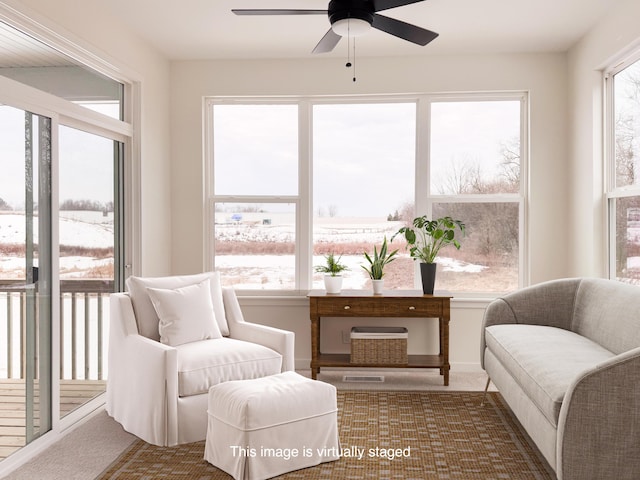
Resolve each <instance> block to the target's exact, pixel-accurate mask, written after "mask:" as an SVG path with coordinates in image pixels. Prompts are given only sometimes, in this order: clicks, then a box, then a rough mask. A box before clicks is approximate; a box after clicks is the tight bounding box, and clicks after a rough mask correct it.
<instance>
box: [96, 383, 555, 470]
mask: <svg viewBox="0 0 640 480" xmlns="http://www.w3.org/2000/svg"><path fill="white" fill-rule="evenodd" d="M481 400H482V393H481V392H391V391H338V408H339V413H338V422H339V429H340V442H341V449H342V451H343V457H342V458H341V459H340V460H338V461H335V462H329V463H323V464H320V465H318V466H316V467H311V468H306V469H303V470H298V471H294V472H290V473H287V474H285V475H281V476H279V477H277V478H278V479H282V480H294V479H307V480H338V479H340V480H346V479H376V480H377V479H402V480H410V479H415V480H424V479H463V480H472V479H479V480H480V479H482V480H487V479H522V480H524V479H527V480H528V479H540V480H542V479H554V478H555V475H554V474H553V472H552V470H551V469H550V467H549V466H548V464H547V463H546V461H545V460H544V458H543V457H542V455H541V454H540V453H539V452H538V450H537V449H536V447H535V446H534V445H533V444H532V443H531V441H530V439H529V438H528V437H527V435H526V433H524V431H523V430H522V427H521V426H520V425H519V423H518V422H517V420H515V418H514V417H513V416H512V414H511V412H510V410H509V409H508V407H507V406H506V405H505V403H504V401H503V399H502V397H501V396H500V394H499V393H494V392H492V393H489V394H488V396H487V402H486V403H485V405H484V406H483V407H481V406H480V402H481ZM362 449H364V450H362ZM359 451H362V452H364V453H363V455H362V457H361V458H358V456H355V455H354V456H347V454H348V452H353V453H354V454H355V453H356V452H359ZM203 453H204V441H202V442H196V443H190V444H186V445H180V446H177V447H156V446H153V445H149V444H147V443H145V442H143V441H141V440H137V441H136V442H134V443H133V445H132V446H131V447H130V448H129V449H128V450H127V451H125V452H124V453H123V454H122V455H121V456H120V457H119V458H118V459H117V460H116V461H115V462H114V463H113V464H112V465H110V466H109V467H108V468H107V469H106V470H105V471H104V472H103V473H102V474H101V475H100V476H99V477H98V479H99V480H107V479H108V480H116V479H117V480H147V479H156V478H166V479H172V480H173V479H175V480H183V479H184V480H187V479H189V480H191V479H197V480H228V479H231V476H229V475H227V474H226V473H224V472H223V471H221V470H219V469H217V468H215V467H213V466H212V465H211V464H209V463H208V462H206V461H205V460H203Z"/></svg>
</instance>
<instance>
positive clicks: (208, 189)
mask: <svg viewBox="0 0 640 480" xmlns="http://www.w3.org/2000/svg"><path fill="white" fill-rule="evenodd" d="M452 101H460V102H470V101H478V102H482V101H519V102H520V190H519V192H518V193H510V194H486V195H481V194H477V195H469V194H465V195H433V194H431V191H430V188H431V186H430V182H429V181H428V180H429V177H430V175H429V172H430V122H431V119H430V114H431V105H432V104H433V103H435V102H452ZM394 102H397V103H415V104H416V139H415V194H414V195H415V198H414V202H415V211H416V215H430V214H431V211H432V206H433V204H434V203H517V204H518V211H519V225H518V227H519V245H518V249H519V251H518V263H519V265H518V287H522V286H524V285H525V284H527V281H528V275H529V265H528V254H527V252H528V250H529V249H528V245H529V242H528V232H527V224H528V221H527V212H528V208H527V205H528V195H529V188H528V169H529V168H528V166H529V160H528V159H529V96H528V92H526V91H513V92H466V93H456V94H427V93H423V94H407V95H351V96H346V95H345V96H280V97H272V96H271V97H270V96H264V97H261V96H241V97H230V96H224V97H219V96H211V97H205V98H204V99H203V112H204V114H203V119H204V145H203V157H204V158H203V160H204V168H203V170H204V174H205V179H204V189H205V206H204V209H203V210H204V223H203V224H204V227H205V228H204V237H205V238H204V239H203V240H204V241H203V244H204V250H205V251H204V263H205V265H204V267H205V269H207V270H214V269H215V251H214V243H215V240H214V237H215V235H214V233H213V232H214V228H215V225H214V223H213V218H214V212H215V204H216V203H229V202H233V203H243V202H246V203H260V202H262V203H273V202H287V203H295V205H296V246H295V255H296V258H295V265H296V272H295V273H296V286H295V288H294V289H293V290H258V289H255V290H249V289H241V290H238V294H239V295H241V296H301V295H306V294H307V292H308V290H309V289H311V288H312V273H313V268H312V265H311V263H312V258H313V158H312V155H313V153H312V152H313V138H312V135H313V118H312V111H313V106H314V105H321V104H325V105H326V104H362V103H394ZM282 103H286V104H292V103H294V104H297V105H298V153H299V156H298V182H299V183H298V194H297V195H292V196H268V195H260V196H251V195H244V196H242V195H236V196H234V195H216V193H215V191H214V183H215V182H214V177H213V175H214V161H215V159H214V153H213V152H214V148H213V142H214V138H213V137H214V124H213V109H214V108H215V105H228V104H238V105H241V104H258V105H259V104H282ZM425 185H426V187H424V186H425ZM416 271H417V266H416ZM419 283H420V279H419V278H418V276H417V275H416V276H414V285H415V288H419ZM457 296H458V294H457ZM459 296H460V297H467V298H490V297H493V296H495V294H494V293H491V294H486V293H478V294H475V293H469V292H465V293H460V295H459Z"/></svg>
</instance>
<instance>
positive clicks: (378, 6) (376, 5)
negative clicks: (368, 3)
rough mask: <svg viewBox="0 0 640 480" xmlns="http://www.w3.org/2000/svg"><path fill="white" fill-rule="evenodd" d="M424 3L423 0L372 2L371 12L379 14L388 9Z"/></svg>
mask: <svg viewBox="0 0 640 480" xmlns="http://www.w3.org/2000/svg"><path fill="white" fill-rule="evenodd" d="M418 2H424V0H373V11H374V12H381V11H382V10H389V9H390V8H396V7H403V6H405V5H411V4H412V3H418Z"/></svg>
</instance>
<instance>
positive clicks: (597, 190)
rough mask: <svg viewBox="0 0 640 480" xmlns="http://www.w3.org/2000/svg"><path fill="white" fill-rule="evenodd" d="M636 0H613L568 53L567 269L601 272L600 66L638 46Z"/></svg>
mask: <svg viewBox="0 0 640 480" xmlns="http://www.w3.org/2000/svg"><path fill="white" fill-rule="evenodd" d="M638 18H640V2H638V1H637V0H624V1H619V2H615V7H614V8H612V11H611V12H610V14H609V15H608V16H607V17H605V18H603V19H602V20H601V21H600V22H599V23H598V25H597V26H596V27H595V28H594V29H592V30H591V31H590V32H589V34H587V35H585V37H584V38H583V39H582V41H580V42H579V43H578V44H577V45H575V46H574V47H573V48H572V49H571V50H570V52H569V54H568V79H569V85H571V88H570V89H569V95H570V97H569V99H570V101H569V106H570V112H571V117H570V143H569V148H570V152H571V157H570V158H571V172H572V180H573V181H572V184H571V186H572V194H573V195H572V199H571V208H570V212H569V220H570V221H569V223H568V224H567V228H566V229H565V231H566V233H567V234H568V235H569V238H568V240H567V243H571V244H572V245H573V248H572V249H571V251H570V252H569V253H570V254H571V258H570V265H569V274H570V275H572V276H596V277H606V276H608V273H607V271H606V249H607V243H606V234H607V231H606V230H607V229H606V226H605V213H606V210H605V206H606V202H605V199H604V196H603V185H604V172H603V138H602V130H603V125H602V110H603V79H602V70H603V69H604V68H605V67H607V66H612V65H615V64H616V63H617V61H619V60H621V59H622V58H624V55H625V54H627V53H629V51H630V50H631V49H633V48H636V49H637V48H640V23H639V22H638Z"/></svg>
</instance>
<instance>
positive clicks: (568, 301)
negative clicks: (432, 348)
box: [480, 278, 580, 367]
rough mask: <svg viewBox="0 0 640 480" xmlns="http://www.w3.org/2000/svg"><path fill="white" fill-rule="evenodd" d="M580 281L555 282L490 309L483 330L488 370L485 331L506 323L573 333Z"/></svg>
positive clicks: (504, 299) (482, 347) (498, 301)
mask: <svg viewBox="0 0 640 480" xmlns="http://www.w3.org/2000/svg"><path fill="white" fill-rule="evenodd" d="M579 285H580V279H578V278H570V279H561V280H553V281H549V282H544V283H539V284H537V285H532V286H530V287H527V288H523V289H521V290H518V291H516V292H513V293H509V294H507V295H505V296H503V297H500V298H497V299H495V300H494V301H492V302H491V303H489V305H488V306H487V308H486V310H485V312H484V317H483V319H482V328H481V331H480V362H481V364H482V366H483V367H484V350H485V348H486V343H485V328H487V327H490V326H491V325H501V324H505V323H521V324H527V325H546V326H551V327H558V328H564V329H565V330H571V326H572V322H573V312H574V308H575V298H576V293H577V291H578V286H579Z"/></svg>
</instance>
